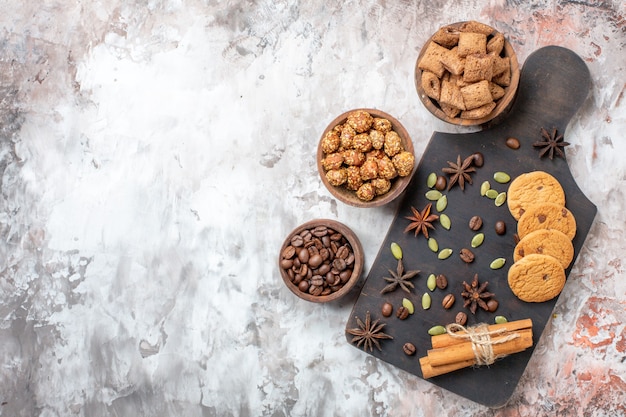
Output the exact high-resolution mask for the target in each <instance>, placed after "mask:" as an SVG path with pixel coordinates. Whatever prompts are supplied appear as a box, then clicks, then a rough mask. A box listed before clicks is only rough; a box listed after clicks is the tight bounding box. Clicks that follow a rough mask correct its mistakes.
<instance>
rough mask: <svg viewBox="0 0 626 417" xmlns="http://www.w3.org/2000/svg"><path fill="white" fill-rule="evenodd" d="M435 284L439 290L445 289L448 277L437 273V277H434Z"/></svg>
mask: <svg viewBox="0 0 626 417" xmlns="http://www.w3.org/2000/svg"><path fill="white" fill-rule="evenodd" d="M435 284H436V285H437V288H439V289H440V290H445V289H446V287H447V286H448V278H446V276H445V275H444V274H439V275H437V278H436V279H435Z"/></svg>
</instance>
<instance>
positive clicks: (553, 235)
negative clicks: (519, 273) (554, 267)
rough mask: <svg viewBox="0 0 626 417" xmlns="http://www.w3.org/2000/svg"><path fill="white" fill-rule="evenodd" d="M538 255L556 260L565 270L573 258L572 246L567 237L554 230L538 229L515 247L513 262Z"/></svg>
mask: <svg viewBox="0 0 626 417" xmlns="http://www.w3.org/2000/svg"><path fill="white" fill-rule="evenodd" d="M533 253H538V254H540V255H550V256H552V257H554V258H556V259H557V260H558V261H559V262H560V263H561V265H562V266H563V268H567V267H568V266H569V265H570V263H572V259H573V258H574V245H572V241H571V240H570V238H569V237H567V235H565V234H564V233H563V232H560V231H558V230H555V229H539V230H535V231H534V232H530V233H529V234H527V235H526V236H524V238H523V239H522V240H520V241H519V242H518V243H517V245H516V246H515V251H514V252H513V260H514V261H515V262H517V261H519V260H520V259H522V258H523V257H524V256H527V255H530V254H533Z"/></svg>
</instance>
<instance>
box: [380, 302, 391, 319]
mask: <svg viewBox="0 0 626 417" xmlns="http://www.w3.org/2000/svg"><path fill="white" fill-rule="evenodd" d="M381 313H382V315H383V316H384V317H389V316H391V314H392V313H393V305H392V304H391V303H385V304H383V306H382V308H381Z"/></svg>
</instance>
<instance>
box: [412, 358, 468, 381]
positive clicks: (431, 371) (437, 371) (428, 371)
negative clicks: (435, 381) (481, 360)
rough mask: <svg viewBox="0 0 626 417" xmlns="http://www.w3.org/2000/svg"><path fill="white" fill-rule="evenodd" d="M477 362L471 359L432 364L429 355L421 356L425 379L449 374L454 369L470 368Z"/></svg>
mask: <svg viewBox="0 0 626 417" xmlns="http://www.w3.org/2000/svg"><path fill="white" fill-rule="evenodd" d="M475 364H476V361H475V360H474V359H469V360H466V361H461V362H456V363H451V364H448V365H441V366H432V365H431V364H430V361H429V360H428V356H423V357H421V358H420V366H421V368H422V376H423V377H424V379H428V378H432V377H434V376H439V375H443V374H447V373H448V372H452V371H458V370H459V369H463V368H468V367H470V366H473V365H475Z"/></svg>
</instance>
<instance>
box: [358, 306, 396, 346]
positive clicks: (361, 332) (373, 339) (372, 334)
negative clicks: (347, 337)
mask: <svg viewBox="0 0 626 417" xmlns="http://www.w3.org/2000/svg"><path fill="white" fill-rule="evenodd" d="M355 318H356V324H357V325H358V326H359V327H357V328H354V329H348V330H347V332H348V333H349V334H351V335H352V336H354V337H353V338H352V340H351V343H356V347H361V345H363V350H364V351H366V352H367V350H368V349H369V351H370V352H371V351H373V350H374V346H376V347H377V348H378V350H380V351H382V348H381V347H380V342H379V339H393V337H391V336H389V335H388V334H385V333H383V332H382V330H383V327H385V323H379V321H380V319H376V320H375V321H374V322H373V323H372V320H371V317H370V312H369V311H368V312H367V313H366V314H365V323H363V321H361V319H360V318H358V317H355Z"/></svg>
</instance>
